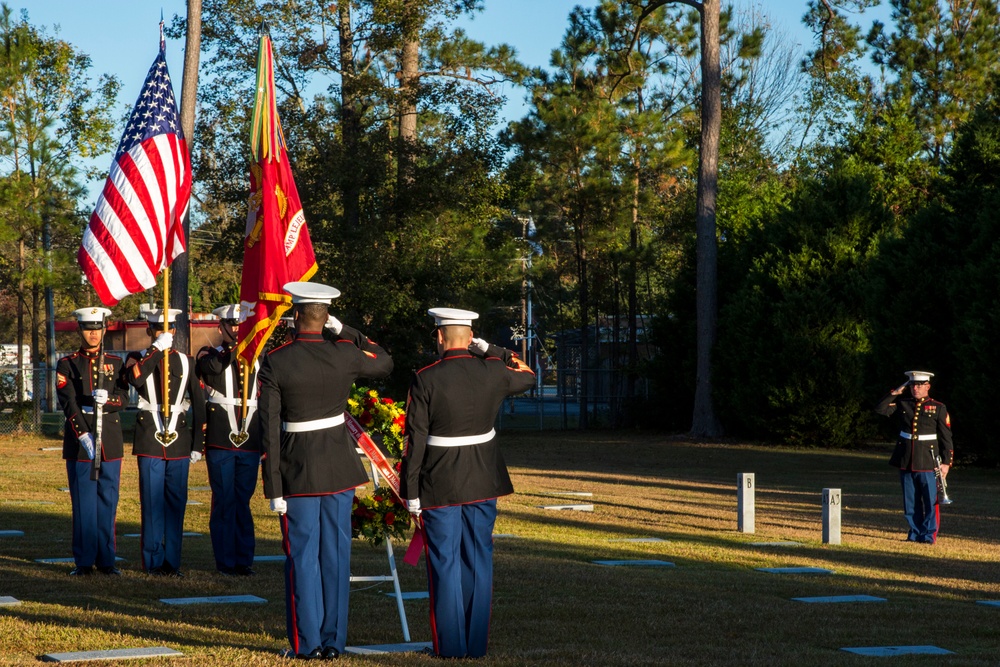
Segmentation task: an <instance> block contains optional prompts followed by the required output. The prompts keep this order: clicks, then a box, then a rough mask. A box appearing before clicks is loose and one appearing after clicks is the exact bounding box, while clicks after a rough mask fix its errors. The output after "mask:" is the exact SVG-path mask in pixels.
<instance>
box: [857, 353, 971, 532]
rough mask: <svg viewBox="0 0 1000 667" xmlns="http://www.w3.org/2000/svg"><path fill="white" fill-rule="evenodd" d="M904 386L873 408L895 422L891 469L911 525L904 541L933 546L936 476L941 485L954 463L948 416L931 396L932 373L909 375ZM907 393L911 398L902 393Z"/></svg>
mask: <svg viewBox="0 0 1000 667" xmlns="http://www.w3.org/2000/svg"><path fill="white" fill-rule="evenodd" d="M906 376H907V378H909V379H908V380H907V381H906V382H905V383H903V384H902V385H900V386H899V387H897V388H895V389H893V390H892V391H890V392H889V393H888V394H886V395H885V397H884V398H883V399H882V400H881V401H879V404H878V405H877V406H875V412H877V413H879V414H881V415H885V416H886V417H894V418H895V419H896V421H897V423H898V427H899V435H898V437H897V438H896V448H895V449H894V450H893V452H892V457H891V458H890V459H889V465H893V466H896V467H897V468H899V480H900V483H901V484H902V486H903V516H904V517H905V518H906V523H907V524H908V525H909V528H910V530H909V533H907V536H906V539H907V540H909V541H910V542H922V543H925V544H934V543H935V542H937V534H938V528H939V527H940V524H941V510H940V504H939V500H941V498H939V497H938V489H937V487H938V482H937V475H940V477H941V481H942V483H943V481H944V478H945V477H947V476H948V469H949V468H950V467H951V463H952V459H953V458H954V447H953V446H952V442H951V417H950V416H949V415H948V408H947V407H945V404H944V403H942V402H941V401H937V400H934V399H933V398H931V397H930V396H929V393H930V389H931V378H932V377H933V376H934V374H933V373H929V372H927V371H907V373H906ZM907 388H909V395H907V394H905V393H904V392H905V390H906V389H907Z"/></svg>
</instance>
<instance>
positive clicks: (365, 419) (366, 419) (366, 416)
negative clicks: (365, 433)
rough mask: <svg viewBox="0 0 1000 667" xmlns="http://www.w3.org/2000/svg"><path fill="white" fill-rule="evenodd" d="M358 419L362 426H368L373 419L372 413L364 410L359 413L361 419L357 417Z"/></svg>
mask: <svg viewBox="0 0 1000 667" xmlns="http://www.w3.org/2000/svg"><path fill="white" fill-rule="evenodd" d="M358 421H360V422H361V425H362V426H368V425H369V424H371V423H372V422H373V421H375V418H374V417H372V413H370V412H368V411H367V410H365V411H364V412H362V413H361V419H359V420H358Z"/></svg>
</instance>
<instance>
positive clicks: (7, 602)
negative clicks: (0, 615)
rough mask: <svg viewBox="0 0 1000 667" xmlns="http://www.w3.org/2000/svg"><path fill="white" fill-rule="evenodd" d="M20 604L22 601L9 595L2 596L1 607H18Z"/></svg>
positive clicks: (0, 597) (0, 598)
mask: <svg viewBox="0 0 1000 667" xmlns="http://www.w3.org/2000/svg"><path fill="white" fill-rule="evenodd" d="M19 604H21V601H20V600H18V599H17V598H14V597H11V596H9V595H0V607H16V606H17V605H19Z"/></svg>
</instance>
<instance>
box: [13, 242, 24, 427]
mask: <svg viewBox="0 0 1000 667" xmlns="http://www.w3.org/2000/svg"><path fill="white" fill-rule="evenodd" d="M17 266H18V272H17V371H16V372H15V373H14V380H15V382H16V383H17V386H16V387H15V396H16V397H17V403H18V407H17V411H16V412H17V414H18V415H20V414H21V403H23V402H24V269H25V266H24V234H23V232H22V234H21V239H20V241H19V242H18V246H17ZM18 423H19V424H20V416H18Z"/></svg>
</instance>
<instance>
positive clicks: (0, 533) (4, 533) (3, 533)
mask: <svg viewBox="0 0 1000 667" xmlns="http://www.w3.org/2000/svg"><path fill="white" fill-rule="evenodd" d="M0 537H24V531H23V530H0Z"/></svg>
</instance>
